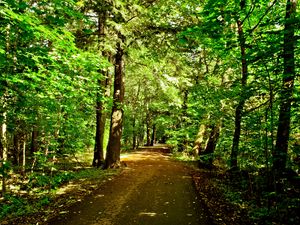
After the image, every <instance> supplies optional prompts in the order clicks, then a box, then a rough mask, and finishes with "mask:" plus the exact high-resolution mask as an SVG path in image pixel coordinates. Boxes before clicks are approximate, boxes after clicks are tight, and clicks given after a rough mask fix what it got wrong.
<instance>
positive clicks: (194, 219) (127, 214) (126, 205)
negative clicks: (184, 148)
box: [48, 151, 210, 225]
mask: <svg viewBox="0 0 300 225" xmlns="http://www.w3.org/2000/svg"><path fill="white" fill-rule="evenodd" d="M122 160H123V161H125V162H126V164H127V168H126V169H125V170H124V172H122V173H121V174H120V175H119V176H117V177H115V178H114V179H112V180H110V181H109V182H106V183H105V184H104V185H103V186H102V187H101V188H99V190H97V191H95V193H94V195H93V196H88V197H86V198H85V199H84V200H83V201H81V202H78V203H77V204H75V205H74V206H72V207H71V208H69V210H68V212H66V214H62V215H60V216H59V217H56V218H53V219H52V220H51V221H49V222H48V224H49V225H50V224H53V225H60V224H63V225H68V224H70V225H71V224H72V225H85V224H88V225H96V224H97V225H131V224H137V225H188V224H191V225H196V224H197V225H198V224H205V225H209V224H210V222H209V219H208V215H206V211H205V209H204V207H202V205H201V204H200V202H199V199H198V197H197V195H196V192H195V189H194V186H193V184H192V179H191V176H190V169H189V168H187V167H185V166H184V165H183V164H181V163H180V162H175V161H172V160H170V158H169V157H168V156H167V155H166V154H162V153H158V152H149V151H142V152H137V153H133V154H130V155H128V156H126V158H123V159H122Z"/></svg>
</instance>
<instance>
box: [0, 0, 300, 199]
mask: <svg viewBox="0 0 300 225" xmlns="http://www.w3.org/2000/svg"><path fill="white" fill-rule="evenodd" d="M299 15H300V14H299V4H298V1H297V0H269V1H264V0H251V1H250V0H239V1H237V0H201V1H196V0H128V1H124V0H66V1H59V0H47V1H46V0H0V74H1V76H0V102H1V104H0V126H1V135H0V160H1V161H0V172H1V177H2V193H3V195H4V193H5V192H6V184H5V183H6V179H8V177H9V176H11V175H12V174H21V175H22V176H24V177H26V176H28V175H29V174H30V173H32V172H33V171H35V170H37V171H39V170H40V169H41V168H42V169H43V170H44V169H49V167H51V168H52V167H55V166H53V164H51V163H50V164H49V163H48V162H49V159H52V160H53V159H54V158H63V157H65V156H66V155H69V156H70V155H78V154H81V153H89V154H92V155H93V160H92V161H91V162H90V163H91V164H93V166H95V167H101V168H115V167H119V166H120V153H121V152H122V151H131V150H135V149H138V148H139V146H144V145H148V146H150V145H154V144H155V143H167V144H169V145H170V146H171V148H172V151H173V152H174V153H176V152H180V153H183V154H185V155H187V156H190V157H194V159H196V160H198V161H199V162H200V164H201V165H204V166H205V167H208V168H213V167H218V168H222V169H225V170H229V171H241V170H246V171H248V172H252V173H253V172H257V173H258V172H259V173H262V174H264V175H265V176H267V177H268V181H267V184H266V185H267V186H268V188H270V189H268V191H269V192H270V193H273V192H276V193H284V192H285V191H286V189H285V188H286V186H285V185H288V182H289V180H287V177H289V176H292V177H295V176H298V178H299V166H300V164H299V163H300V155H299V154H300V140H299V138H300V111H299V109H300V107H299V105H300V88H299V87H300V86H299V84H300V83H299V72H300V71H299V70H300V54H299V53H300V48H299V39H300V38H299V37H300V18H299ZM50 170H51V171H52V169H50ZM298 180H299V179H298ZM298 200H299V199H298ZM298 203H299V201H298ZM295 204H296V203H295Z"/></svg>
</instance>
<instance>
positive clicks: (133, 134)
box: [132, 115, 137, 150]
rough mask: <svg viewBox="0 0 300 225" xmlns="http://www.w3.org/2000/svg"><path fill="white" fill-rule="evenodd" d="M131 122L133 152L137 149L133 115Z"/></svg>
mask: <svg viewBox="0 0 300 225" xmlns="http://www.w3.org/2000/svg"><path fill="white" fill-rule="evenodd" d="M133 116H134V117H133V121H132V149H133V150H135V149H136V148H137V140H136V139H137V138H136V130H135V129H136V119H135V115H133Z"/></svg>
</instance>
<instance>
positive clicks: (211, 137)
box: [204, 124, 221, 154]
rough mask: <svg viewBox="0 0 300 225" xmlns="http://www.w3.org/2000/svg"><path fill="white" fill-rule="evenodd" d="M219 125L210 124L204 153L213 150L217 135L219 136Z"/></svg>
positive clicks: (209, 152)
mask: <svg viewBox="0 0 300 225" xmlns="http://www.w3.org/2000/svg"><path fill="white" fill-rule="evenodd" d="M220 129H221V126H220V125H219V124H216V125H212V126H211V132H210V135H209V139H208V142H207V144H206V147H205V150H204V154H211V153H214V152H215V149H216V146H217V143H218V140H219V137H220Z"/></svg>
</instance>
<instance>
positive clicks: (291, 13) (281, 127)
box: [273, 0, 297, 174]
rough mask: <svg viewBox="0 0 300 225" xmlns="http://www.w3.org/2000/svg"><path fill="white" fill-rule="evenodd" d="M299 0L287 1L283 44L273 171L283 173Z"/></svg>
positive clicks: (288, 127) (288, 131)
mask: <svg viewBox="0 0 300 225" xmlns="http://www.w3.org/2000/svg"><path fill="white" fill-rule="evenodd" d="M296 9H297V0H287V4H286V16H285V27H284V43H283V60H284V71H283V84H282V90H281V93H280V110H279V118H278V128H277V138H276V146H275V149H274V152H273V169H274V170H275V172H276V173H279V174H280V173H282V172H283V171H284V170H285V168H286V162H287V153H288V142H289V134H290V123H291V105H292V101H293V91H294V80H295V77H296V70H295V43H296V39H295V28H296V21H297V20H296Z"/></svg>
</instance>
